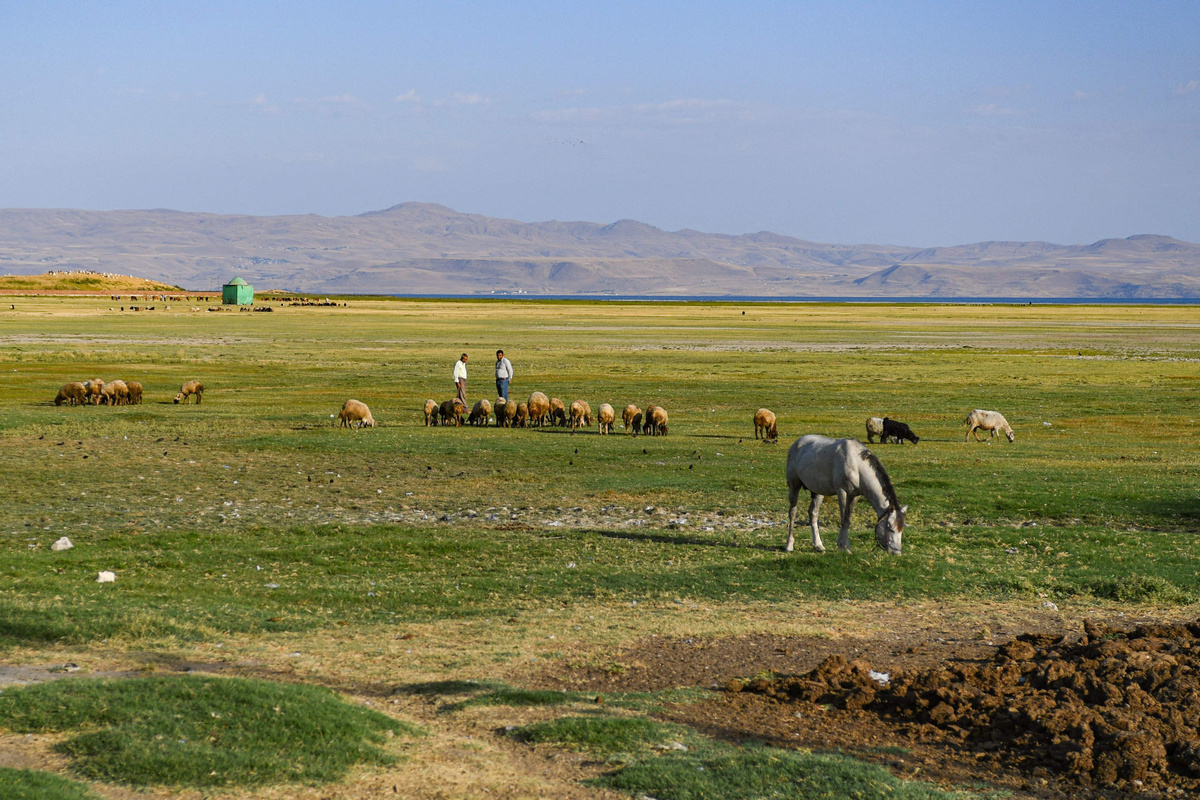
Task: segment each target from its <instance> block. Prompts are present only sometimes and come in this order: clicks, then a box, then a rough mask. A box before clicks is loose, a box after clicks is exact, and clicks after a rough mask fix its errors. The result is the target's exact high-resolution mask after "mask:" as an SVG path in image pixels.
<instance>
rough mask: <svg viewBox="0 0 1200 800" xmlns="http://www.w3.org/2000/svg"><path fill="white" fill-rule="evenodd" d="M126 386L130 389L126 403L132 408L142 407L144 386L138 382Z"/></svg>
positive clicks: (128, 383)
mask: <svg viewBox="0 0 1200 800" xmlns="http://www.w3.org/2000/svg"><path fill="white" fill-rule="evenodd" d="M125 386H126V387H127V388H128V389H129V396H128V397H127V398H126V400H125V402H126V403H128V404H129V405H131V406H140V405H141V404H142V385H141V384H140V383H138V382H137V381H129V382H127V383H126V384H125Z"/></svg>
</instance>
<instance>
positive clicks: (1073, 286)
mask: <svg viewBox="0 0 1200 800" xmlns="http://www.w3.org/2000/svg"><path fill="white" fill-rule="evenodd" d="M52 269H53V270H72V269H75V270H78V269H86V270H95V271H98V272H115V273H120V274H130V275H136V276H138V277H143V278H149V279H153V280H159V281H163V282H166V283H170V284H175V285H178V286H182V287H184V288H187V289H213V288H217V287H219V286H221V285H222V284H224V283H225V282H226V281H228V280H230V279H231V278H233V277H234V276H236V275H240V276H241V277H243V278H245V279H246V280H247V281H248V282H250V283H251V284H254V285H255V286H256V287H257V288H259V289H284V290H288V291H303V292H315V293H324V294H333V293H338V294H461V295H476V294H489V293H497V294H499V293H525V294H530V295H540V294H570V295H606V294H608V295H611V294H636V295H661V296H664V297H670V296H680V295H713V296H724V295H731V296H769V297H822V296H839V297H862V298H883V297H935V298H936V297H943V298H954V297H1006V298H1029V299H1038V298H1048V297H1079V298H1112V299H1119V298H1124V299H1156V298H1164V299H1166V298H1200V245H1197V244H1193V243H1191V242H1184V241H1180V240H1178V239H1172V238H1171V237H1169V236H1154V235H1140V236H1130V237H1129V238H1128V239H1102V240H1100V241H1098V242H1095V243H1093V244H1088V245H1059V244H1050V243H1048V242H981V243H978V244H968V245H959V246H956V247H935V248H926V249H921V248H915V247H902V246H893V245H844V244H821V243H818V242H809V241H805V240H803V239H794V238H791V237H788V236H780V235H778V234H774V233H768V232H765V231H764V232H761V233H750V234H743V235H740V236H729V235H723V234H714V233H701V232H699V231H694V230H680V231H674V232H670V231H664V230H661V229H659V228H655V227H653V226H651V225H646V224H644V223H641V222H635V221H634V220H620V221H618V222H614V223H612V224H610V225H601V224H598V223H594V222H557V221H551V222H531V223H526V222H517V221H515V220H507V219H496V218H493V217H484V216H480V215H478V214H463V213H459V212H457V211H454V210H452V209H449V208H446V207H445V206H440V205H434V204H430V203H402V204H400V205H397V206H393V207H391V208H388V209H385V210H383V211H372V212H369V213H366V214H360V215H358V216H354V217H321V216H317V215H305V216H282V217H254V216H244V215H221V214H200V213H185V212H180V211H169V210H152V211H76V210H56V209H8V210H0V274H18V275H27V274H33V273H41V272H46V271H47V270H52Z"/></svg>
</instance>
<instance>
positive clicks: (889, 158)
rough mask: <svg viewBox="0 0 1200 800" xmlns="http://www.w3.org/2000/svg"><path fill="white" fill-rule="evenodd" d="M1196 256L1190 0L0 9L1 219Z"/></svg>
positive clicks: (1195, 48) (1199, 203) (1198, 111)
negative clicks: (338, 221)
mask: <svg viewBox="0 0 1200 800" xmlns="http://www.w3.org/2000/svg"><path fill="white" fill-rule="evenodd" d="M408 200H419V201H430V202H438V203H443V204H445V205H448V206H451V207H453V208H456V209H458V210H460V211H470V212H476V213H481V214H487V215H490V216H500V217H510V218H514V219H520V220H525V221H535V220H544V219H562V220H568V219H585V220H591V221H598V222H610V221H613V220H616V219H620V218H633V219H638V220H642V221H644V222H648V223H651V224H653V225H658V226H660V227H663V228H667V229H670V230H674V229H678V228H685V227H687V228H696V229H699V230H705V231H716V232H725V233H743V232H749V231H757V230H764V229H765V230H772V231H776V232H778V233H784V234H789V235H793V236H800V237H804V238H809V239H815V240H819V241H826V242H848V243H866V242H878V243H892V244H906V245H922V246H930V245H949V244H961V243H966V242H973V241H982V240H989V239H1019V240H1032V239H1043V240H1049V241H1054V242H1060V243H1084V242H1090V241H1094V240H1096V239H1100V238H1103V237H1108V236H1128V235H1130V234H1134V233H1162V234H1168V235H1172V236H1177V237H1179V238H1183V239H1188V240H1190V241H1200V3H1197V2H1195V0H1190V1H1189V2H1115V3H1114V2H1078V3H1065V2H994V3H984V2H946V3H919V2H904V3H899V2H896V3H855V2H841V1H840V0H839V1H838V2H798V1H797V2H783V3H711V4H710V3H652V4H643V3H620V2H605V3H595V4H592V3H586V4H585V3H537V4H532V3H530V4H525V3H450V2H439V3H422V4H415V3H413V4H410V3H401V2H326V3H314V2H270V3H266V2H262V3H257V2H243V0H238V1H237V2H224V1H223V0H206V2H202V3H198V2H173V1H172V0H155V1H154V2H122V1H121V0H113V1H112V2H101V1H99V0H98V1H97V2H75V3H65V2H53V1H52V0H50V1H48V0H36V1H34V2H27V1H26V0H0V207H8V208H13V207H41V208H91V209H116V208H163V207H165V208H175V209H180V210H185V211H212V212H221V213H250V214H293V213H317V214H325V215H342V214H357V213H361V212H364V211H369V210H373V209H378V208H384V207H387V206H389V205H392V204H395V203H399V202H403V201H408Z"/></svg>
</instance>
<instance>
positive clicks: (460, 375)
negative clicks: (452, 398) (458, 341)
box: [454, 353, 467, 408]
mask: <svg viewBox="0 0 1200 800" xmlns="http://www.w3.org/2000/svg"><path fill="white" fill-rule="evenodd" d="M454 385H455V386H456V387H457V388H458V399H459V401H460V402H461V403H462V404H463V407H464V408H465V407H466V405H467V354H466V353H463V354H462V355H461V356H459V358H458V361H455V362H454Z"/></svg>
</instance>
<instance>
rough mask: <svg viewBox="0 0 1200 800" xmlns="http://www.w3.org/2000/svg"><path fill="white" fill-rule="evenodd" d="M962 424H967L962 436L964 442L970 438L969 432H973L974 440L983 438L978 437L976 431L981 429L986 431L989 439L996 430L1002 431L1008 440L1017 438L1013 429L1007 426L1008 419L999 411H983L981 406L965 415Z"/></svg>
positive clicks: (978, 440) (980, 440)
mask: <svg viewBox="0 0 1200 800" xmlns="http://www.w3.org/2000/svg"><path fill="white" fill-rule="evenodd" d="M963 425H966V426H967V435H966V437H965V438H963V441H964V442H965V441H967V440H968V439H970V437H971V434H975V441H977V442H982V441H983V440H982V439H980V438H979V433H978V432H979V431H981V430H983V431H988V433H989V436H988V440H989V441H991V438H992V437H993V436H995V435H996V431H1003V432H1004V435H1005V436H1007V437H1008V440H1009V441H1010V442H1011V441H1013V440H1014V439H1016V438H1017V435H1016V434H1015V433H1013V429H1012V428H1011V427H1009V424H1008V420H1006V419H1005V418H1004V415H1003V414H1001V413H1000V412H999V411H984V410H983V409H982V408H977V409H975V410H974V411H972V412H971V413H970V414H968V415H967V418H966V419H965V420H963Z"/></svg>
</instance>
